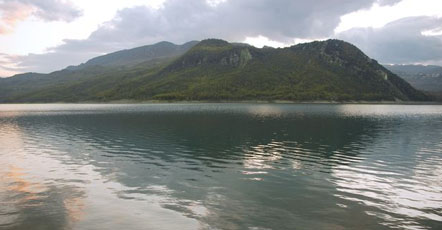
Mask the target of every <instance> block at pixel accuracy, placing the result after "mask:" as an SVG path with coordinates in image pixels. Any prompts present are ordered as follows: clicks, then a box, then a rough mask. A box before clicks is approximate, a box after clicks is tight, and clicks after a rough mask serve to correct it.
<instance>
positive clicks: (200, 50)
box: [0, 39, 429, 102]
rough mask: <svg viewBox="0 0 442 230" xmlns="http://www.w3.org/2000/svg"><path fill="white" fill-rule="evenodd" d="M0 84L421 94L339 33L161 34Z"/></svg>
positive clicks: (32, 88) (106, 94)
mask: <svg viewBox="0 0 442 230" xmlns="http://www.w3.org/2000/svg"><path fill="white" fill-rule="evenodd" d="M147 50H148V51H147ZM0 91H1V94H0V101H2V102H82V101H113V100H123V99H131V100H140V101H142V100H293V101H309V100H336V101H348V100H355V101H359V100H367V101H380V100H386V101H398V100H400V101H422V100H429V98H428V97H427V96H426V95H425V94H423V93H422V92H420V91H418V90H416V89H414V88H413V87H412V86H410V84H408V83H407V82H405V81H404V80H402V79H401V78H399V77H398V76H397V75H395V74H393V73H392V72H390V71H389V70H388V69H386V68H385V67H383V66H382V65H380V64H378V63H377V62H376V61H375V60H373V59H370V58H369V57H367V56H366V55H365V54H364V53H362V52H361V51H360V50H359V49H358V48H357V47H355V46H353V45H352V44H349V43H347V42H344V41H340V40H327V41H316V42H311V43H304V44H298V45H294V46H291V47H287V48H278V49H273V48H268V47H266V48H262V49H259V48H256V47H253V46H249V45H245V44H238V43H228V42H226V41H223V40H219V39H207V40H203V41H201V42H199V43H196V42H190V43H186V44H183V45H181V46H177V45H174V44H172V43H168V42H161V43H157V44H155V45H152V46H145V47H140V48H135V49H131V50H123V51H119V52H116V53H112V54H108V55H104V56H101V57H97V58H94V59H91V60H89V61H88V62H86V63H85V64H82V65H80V66H77V67H69V68H66V69H64V70H61V71H57V72H54V73H50V74H24V75H17V76H13V77H11V78H8V79H1V80H0Z"/></svg>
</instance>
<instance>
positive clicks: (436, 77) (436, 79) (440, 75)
mask: <svg viewBox="0 0 442 230" xmlns="http://www.w3.org/2000/svg"><path fill="white" fill-rule="evenodd" d="M385 67H386V68H387V69H389V70H390V71H392V72H393V73H395V74H397V75H399V76H400V77H402V78H403V79H404V80H406V81H408V82H409V83H410V84H411V85H412V86H414V87H415V88H416V89H419V90H423V91H427V92H430V93H436V94H437V93H438V94H440V95H442V67H441V66H435V65H428V66H424V65H386V66H385Z"/></svg>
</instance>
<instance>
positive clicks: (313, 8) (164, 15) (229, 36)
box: [19, 0, 397, 72]
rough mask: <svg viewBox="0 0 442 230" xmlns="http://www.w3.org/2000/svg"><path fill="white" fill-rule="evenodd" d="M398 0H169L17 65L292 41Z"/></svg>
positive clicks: (130, 11)
mask: <svg viewBox="0 0 442 230" xmlns="http://www.w3.org/2000/svg"><path fill="white" fill-rule="evenodd" d="M374 2H378V3H380V4H393V3H396V2H397V1H396V0H381V1H379V0H332V1H331V0H316V1H311V0H235V1H234V0H230V1H224V2H221V3H219V4H218V5H216V6H215V7H214V6H211V5H210V4H208V3H207V1H205V0H188V1H182V0H169V1H166V2H165V3H164V5H163V7H162V8H160V9H158V10H154V9H151V8H148V7H144V6H139V7H134V8H127V9H123V10H121V11H119V12H118V14H117V15H116V16H115V18H114V19H112V20H111V21H109V22H107V23H104V24H103V25H101V26H100V27H99V28H98V29H97V30H96V31H95V32H93V33H92V34H91V35H90V36H89V38H88V39H85V40H65V41H64V44H63V45H60V46H57V47H54V48H51V49H49V50H48V53H47V54H42V55H28V56H25V57H22V59H21V62H19V67H24V68H26V69H29V70H33V71H41V72H48V71H52V70H56V69H60V68H63V67H65V66H66V65H69V64H79V63H81V62H84V61H85V60H87V59H88V58H91V57H93V56H96V55H99V54H102V53H107V52H111V51H116V50H119V49H125V48H130V47H135V46H140V45H145V44H152V43H155V42H158V41H162V40H167V41H171V42H175V43H183V42H187V41H190V40H200V39H204V38H211V37H214V38H222V39H226V40H229V41H243V40H244V39H245V38H246V37H254V36H259V35H262V36H265V37H267V38H269V39H271V40H275V41H279V42H283V43H292V42H293V39H294V38H318V37H329V36H331V35H333V31H334V29H335V28H336V26H337V25H338V24H339V22H340V16H342V15H344V14H347V13H350V12H353V11H356V10H360V9H364V8H368V7H370V6H371V5H372V4H373V3H374Z"/></svg>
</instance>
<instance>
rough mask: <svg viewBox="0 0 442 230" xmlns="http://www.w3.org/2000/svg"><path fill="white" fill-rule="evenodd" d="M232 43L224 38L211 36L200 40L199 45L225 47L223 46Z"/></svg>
mask: <svg viewBox="0 0 442 230" xmlns="http://www.w3.org/2000/svg"><path fill="white" fill-rule="evenodd" d="M229 45H230V43H229V42H227V41H224V40H222V39H215V38H209V39H205V40H202V41H200V42H199V43H198V44H197V46H212V47H223V46H229Z"/></svg>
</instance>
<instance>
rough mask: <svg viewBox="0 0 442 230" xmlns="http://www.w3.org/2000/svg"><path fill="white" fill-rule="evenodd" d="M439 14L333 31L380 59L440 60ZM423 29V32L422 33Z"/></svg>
mask: <svg viewBox="0 0 442 230" xmlns="http://www.w3.org/2000/svg"><path fill="white" fill-rule="evenodd" d="M440 25H442V18H437V17H408V18H403V19H400V20H397V21H394V22H392V23H389V24H387V25H385V26H384V27H382V28H354V29H350V30H347V31H344V32H342V33H340V34H338V35H337V37H338V38H340V39H343V40H346V41H349V42H352V43H353V44H355V45H356V46H358V47H359V48H361V49H362V50H363V51H364V52H365V53H366V54H367V55H368V56H370V57H373V58H375V59H377V60H378V61H380V62H381V63H393V64H405V63H424V64H442V33H437V32H438V31H439V30H440V29H441V27H440ZM425 32H427V33H425Z"/></svg>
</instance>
